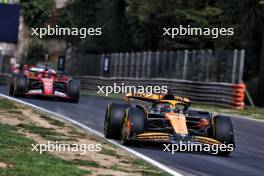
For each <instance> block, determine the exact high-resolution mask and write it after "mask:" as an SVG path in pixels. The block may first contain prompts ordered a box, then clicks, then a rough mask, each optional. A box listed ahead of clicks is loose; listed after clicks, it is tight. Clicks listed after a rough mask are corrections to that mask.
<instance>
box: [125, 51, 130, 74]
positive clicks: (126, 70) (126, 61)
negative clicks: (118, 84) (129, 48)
mask: <svg viewBox="0 0 264 176" xmlns="http://www.w3.org/2000/svg"><path fill="white" fill-rule="evenodd" d="M128 59H129V53H126V54H125V64H124V69H125V70H124V77H125V78H127V77H128V75H127V73H128V68H129V67H128Z"/></svg>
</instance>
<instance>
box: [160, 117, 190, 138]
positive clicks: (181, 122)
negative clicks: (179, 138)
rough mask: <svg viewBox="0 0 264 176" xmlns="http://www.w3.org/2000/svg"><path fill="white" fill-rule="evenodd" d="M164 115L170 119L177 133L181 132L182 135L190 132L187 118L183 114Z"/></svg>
mask: <svg viewBox="0 0 264 176" xmlns="http://www.w3.org/2000/svg"><path fill="white" fill-rule="evenodd" d="M164 117H165V119H167V120H169V121H170V124H171V126H172V128H173V130H174V132H175V133H177V134H181V135H187V134H188V129H187V125H186V118H185V116H184V115H183V114H176V113H166V114H165V115H164Z"/></svg>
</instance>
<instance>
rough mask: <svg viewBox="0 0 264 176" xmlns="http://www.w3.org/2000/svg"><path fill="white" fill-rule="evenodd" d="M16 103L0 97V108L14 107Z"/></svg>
mask: <svg viewBox="0 0 264 176" xmlns="http://www.w3.org/2000/svg"><path fill="white" fill-rule="evenodd" d="M15 108H16V105H15V103H14V102H12V101H10V100H7V99H2V98H1V99H0V109H2V110H7V109H15Z"/></svg>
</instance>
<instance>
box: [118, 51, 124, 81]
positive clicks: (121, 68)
mask: <svg viewBox="0 0 264 176" xmlns="http://www.w3.org/2000/svg"><path fill="white" fill-rule="evenodd" d="M123 55H124V54H123V53H119V72H118V77H119V78H122V77H124V75H123V68H124V64H123V63H124V62H123Z"/></svg>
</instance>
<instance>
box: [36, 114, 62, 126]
mask: <svg viewBox="0 0 264 176" xmlns="http://www.w3.org/2000/svg"><path fill="white" fill-rule="evenodd" d="M40 118H42V119H45V120H47V121H48V122H49V124H51V125H54V126H59V127H65V123H64V122H61V121H59V120H55V119H53V118H50V117H48V116H46V115H44V114H41V115H40Z"/></svg>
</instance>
